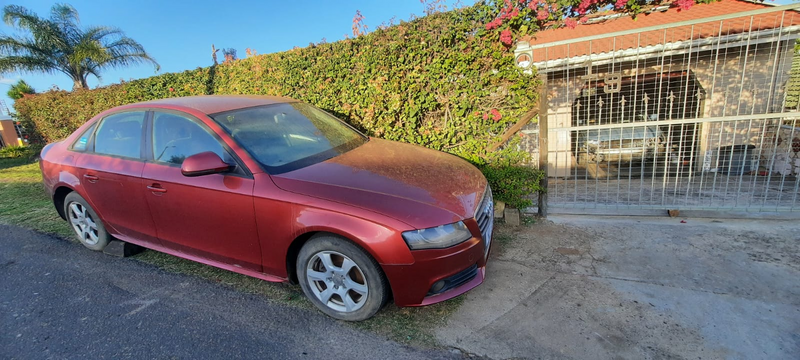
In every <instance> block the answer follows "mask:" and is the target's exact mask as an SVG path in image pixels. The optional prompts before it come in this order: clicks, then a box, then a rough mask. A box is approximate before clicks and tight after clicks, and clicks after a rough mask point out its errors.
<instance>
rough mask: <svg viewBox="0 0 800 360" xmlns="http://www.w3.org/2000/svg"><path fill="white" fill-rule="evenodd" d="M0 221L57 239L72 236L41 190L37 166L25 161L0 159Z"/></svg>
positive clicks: (42, 189)
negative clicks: (55, 236)
mask: <svg viewBox="0 0 800 360" xmlns="http://www.w3.org/2000/svg"><path fill="white" fill-rule="evenodd" d="M0 221H2V222H4V223H7V224H12V225H19V226H22V227H26V228H29V229H34V230H38V231H41V232H44V233H48V234H52V235H57V236H60V237H69V236H71V235H72V232H71V231H72V230H70V228H69V227H68V226H67V223H66V222H65V221H64V220H62V219H61V217H59V216H58V213H57V212H56V210H55V208H54V207H53V202H52V201H50V197H48V196H47V194H46V193H45V191H44V187H43V186H42V175H41V173H40V172H39V165H38V164H37V163H31V162H30V161H29V160H28V159H27V158H12V159H0Z"/></svg>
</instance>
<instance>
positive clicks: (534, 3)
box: [528, 1, 539, 11]
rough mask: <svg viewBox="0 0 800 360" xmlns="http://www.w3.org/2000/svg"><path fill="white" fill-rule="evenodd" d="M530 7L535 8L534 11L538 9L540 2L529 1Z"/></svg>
mask: <svg viewBox="0 0 800 360" xmlns="http://www.w3.org/2000/svg"><path fill="white" fill-rule="evenodd" d="M528 7H529V8H530V9H531V10H533V11H536V8H537V7H539V4H538V3H536V2H534V1H531V2H530V3H528Z"/></svg>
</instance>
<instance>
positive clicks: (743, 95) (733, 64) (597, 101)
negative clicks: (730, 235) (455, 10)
mask: <svg viewBox="0 0 800 360" xmlns="http://www.w3.org/2000/svg"><path fill="white" fill-rule="evenodd" d="M702 6H714V4H713V3H712V4H708V5H702ZM748 6H754V7H756V8H755V9H754V10H748V11H746V12H739V13H735V14H727V15H720V16H714V17H711V18H703V19H698V20H691V21H685V22H681V23H672V24H670V25H668V26H664V25H659V26H652V27H644V28H637V29H630V30H626V31H620V32H615V33H610V34H605V35H594V36H590V37H583V38H575V39H567V40H559V41H553V42H548V43H541V44H533V45H531V44H526V43H520V44H518V47H517V49H516V54H517V62H518V64H519V65H520V66H523V67H530V66H535V67H536V68H537V70H538V72H539V74H540V76H541V77H542V78H546V83H545V93H546V94H547V103H546V109H545V111H543V115H544V116H541V117H540V129H539V130H540V131H539V136H540V137H543V139H542V140H545V141H540V144H543V146H540V150H541V151H546V152H547V156H546V157H543V159H544V158H546V162H545V163H544V164H540V166H542V167H546V169H547V173H548V177H549V181H548V189H547V191H548V202H547V205H548V208H549V209H550V212H573V213H606V214H615V213H617V214H638V213H646V212H649V211H653V212H655V211H663V210H668V209H679V210H712V211H740V212H800V201H798V192H799V191H800V180H798V179H799V178H800V177H799V175H800V123H798V120H797V119H798V118H800V55H797V53H798V50H796V47H799V48H800V46H797V45H796V44H797V39H798V38H799V37H800V13H798V12H797V11H796V10H797V9H798V8H800V6H798V5H790V6H782V7H767V6H761V5H757V4H752V5H748ZM702 9H711V8H702ZM700 10H701V8H700V5H698V8H697V10H695V8H693V9H691V10H690V11H700ZM668 11H674V10H668V9H666V8H663V9H659V8H656V9H654V10H653V12H654V14H651V15H648V16H658V15H659V14H660V13H658V12H665V13H666V12H668ZM705 11H708V10H705ZM624 20H625V19H622V20H613V21H624ZM591 21H593V22H595V23H596V24H591V23H590V24H587V25H581V26H583V27H587V28H591V27H592V26H603V24H604V22H605V21H612V20H610V19H603V18H595V19H593V20H591ZM578 29H581V28H580V27H579V28H578ZM576 30H577V29H576ZM552 31H559V30H552ZM561 31H565V30H561ZM551 35H552V34H546V33H545V34H543V35H542V36H541V38H545V39H547V38H548V36H549V37H550V38H558V36H551ZM562 35H563V34H562ZM562 37H563V36H562ZM793 65H794V66H793Z"/></svg>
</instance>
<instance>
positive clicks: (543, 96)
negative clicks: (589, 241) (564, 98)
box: [539, 75, 549, 218]
mask: <svg viewBox="0 0 800 360" xmlns="http://www.w3.org/2000/svg"><path fill="white" fill-rule="evenodd" d="M544 77H545V79H544V82H543V84H542V87H541V91H540V92H539V169H540V170H542V171H543V172H544V176H543V177H542V180H541V181H540V182H539V185H540V186H541V187H542V191H540V192H539V216H540V217H543V218H546V217H547V140H548V136H549V132H548V131H547V129H548V124H547V101H548V99H547V75H545V76H544Z"/></svg>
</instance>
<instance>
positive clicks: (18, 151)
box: [0, 145, 28, 158]
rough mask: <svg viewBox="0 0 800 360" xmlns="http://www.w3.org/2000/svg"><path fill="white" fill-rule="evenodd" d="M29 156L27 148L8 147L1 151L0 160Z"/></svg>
mask: <svg viewBox="0 0 800 360" xmlns="http://www.w3.org/2000/svg"><path fill="white" fill-rule="evenodd" d="M26 155H28V147H26V146H16V145H11V146H6V147H4V148H2V149H0V158H18V157H23V156H26Z"/></svg>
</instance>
